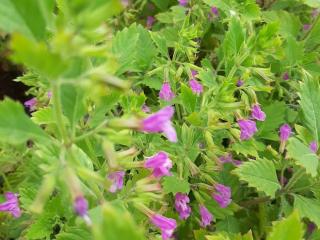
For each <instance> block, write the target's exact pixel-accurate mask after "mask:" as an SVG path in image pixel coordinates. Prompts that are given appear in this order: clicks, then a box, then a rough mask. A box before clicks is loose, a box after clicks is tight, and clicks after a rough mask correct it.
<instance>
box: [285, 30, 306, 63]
mask: <svg viewBox="0 0 320 240" xmlns="http://www.w3.org/2000/svg"><path fill="white" fill-rule="evenodd" d="M285 53H286V59H287V61H288V63H289V64H290V65H291V66H293V65H295V64H296V63H297V62H299V61H302V58H303V45H302V44H301V43H299V42H298V41H297V40H296V39H295V38H294V37H292V36H288V38H287V45H286V48H285Z"/></svg>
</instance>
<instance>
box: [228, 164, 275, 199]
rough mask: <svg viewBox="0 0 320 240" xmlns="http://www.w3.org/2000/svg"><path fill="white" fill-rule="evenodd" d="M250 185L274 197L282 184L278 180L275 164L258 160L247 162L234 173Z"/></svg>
mask: <svg viewBox="0 0 320 240" xmlns="http://www.w3.org/2000/svg"><path fill="white" fill-rule="evenodd" d="M233 172H234V173H236V174H237V175H238V176H239V178H240V179H241V180H243V181H246V182H248V185H249V186H251V187H255V188H256V189H257V190H258V191H262V192H264V193H265V194H267V195H268V196H270V197H274V196H275V193H276V191H277V190H279V189H280V184H279V182H278V179H277V175H276V169H275V166H274V164H273V162H271V161H269V160H266V159H258V160H254V161H249V162H245V163H243V164H242V165H240V166H239V167H238V168H237V169H235V170H234V171H233Z"/></svg>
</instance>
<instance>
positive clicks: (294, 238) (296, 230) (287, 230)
mask: <svg viewBox="0 0 320 240" xmlns="http://www.w3.org/2000/svg"><path fill="white" fill-rule="evenodd" d="M303 234H304V232H303V225H302V223H301V222H300V219H299V215H298V213H297V212H293V213H292V214H291V215H290V216H289V217H288V218H286V219H283V220H281V221H279V222H276V223H275V224H274V226H273V228H272V232H271V233H270V234H269V236H268V238H267V240H280V239H281V240H301V239H303V238H302V237H303Z"/></svg>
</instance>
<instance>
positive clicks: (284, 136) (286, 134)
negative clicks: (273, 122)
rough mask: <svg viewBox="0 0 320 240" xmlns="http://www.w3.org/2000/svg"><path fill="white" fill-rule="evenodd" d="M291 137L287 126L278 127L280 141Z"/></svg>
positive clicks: (289, 128)
mask: <svg viewBox="0 0 320 240" xmlns="http://www.w3.org/2000/svg"><path fill="white" fill-rule="evenodd" d="M290 135H291V127H290V126H289V125H288V124H283V125H282V126H281V127H280V141H281V142H285V141H287V140H288V138H289V137H290Z"/></svg>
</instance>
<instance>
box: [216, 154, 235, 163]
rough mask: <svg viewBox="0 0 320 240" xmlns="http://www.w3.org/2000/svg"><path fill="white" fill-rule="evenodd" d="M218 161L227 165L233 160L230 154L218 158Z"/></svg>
mask: <svg viewBox="0 0 320 240" xmlns="http://www.w3.org/2000/svg"><path fill="white" fill-rule="evenodd" d="M219 160H220V162H222V163H228V162H232V161H233V158H232V155H231V154H230V153H228V154H227V155H224V156H221V157H219Z"/></svg>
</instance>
